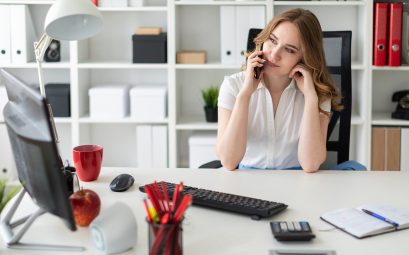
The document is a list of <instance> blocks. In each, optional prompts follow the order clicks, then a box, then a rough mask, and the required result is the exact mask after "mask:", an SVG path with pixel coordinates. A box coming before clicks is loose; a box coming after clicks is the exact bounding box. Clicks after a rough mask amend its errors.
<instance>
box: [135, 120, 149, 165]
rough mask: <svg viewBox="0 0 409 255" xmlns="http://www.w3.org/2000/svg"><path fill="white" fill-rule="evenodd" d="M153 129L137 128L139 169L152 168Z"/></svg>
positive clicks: (147, 127)
mask: <svg viewBox="0 0 409 255" xmlns="http://www.w3.org/2000/svg"><path fill="white" fill-rule="evenodd" d="M151 137H152V129H151V126H149V125H138V126H137V127H136V156H137V158H136V159H137V162H138V163H137V164H138V167H151V162H152V153H151V152H152V140H151Z"/></svg>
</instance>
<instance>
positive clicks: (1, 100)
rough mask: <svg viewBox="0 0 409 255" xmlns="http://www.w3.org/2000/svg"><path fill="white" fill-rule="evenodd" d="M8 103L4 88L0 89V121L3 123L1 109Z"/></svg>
mask: <svg viewBox="0 0 409 255" xmlns="http://www.w3.org/2000/svg"><path fill="white" fill-rule="evenodd" d="M7 101H8V97H7V91H6V87H4V86H1V87H0V121H4V117H3V108H4V106H6V104H7Z"/></svg>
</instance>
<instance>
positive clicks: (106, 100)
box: [88, 85, 129, 119]
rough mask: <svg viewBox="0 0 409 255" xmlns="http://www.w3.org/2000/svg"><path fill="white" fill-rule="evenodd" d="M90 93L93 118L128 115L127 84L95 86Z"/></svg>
mask: <svg viewBox="0 0 409 255" xmlns="http://www.w3.org/2000/svg"><path fill="white" fill-rule="evenodd" d="M88 93H89V113H90V117H91V118H105V119H106V118H123V117H125V116H127V115H128V109H129V97H128V93H129V87H128V86H127V85H116V86H115V85H113V86H102V87H94V88H91V89H90V90H89V91H88Z"/></svg>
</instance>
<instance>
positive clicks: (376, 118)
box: [372, 112, 409, 127]
mask: <svg viewBox="0 0 409 255" xmlns="http://www.w3.org/2000/svg"><path fill="white" fill-rule="evenodd" d="M391 114H392V112H374V113H372V125H379V126H405V127H408V126H409V120H400V119H392V117H391Z"/></svg>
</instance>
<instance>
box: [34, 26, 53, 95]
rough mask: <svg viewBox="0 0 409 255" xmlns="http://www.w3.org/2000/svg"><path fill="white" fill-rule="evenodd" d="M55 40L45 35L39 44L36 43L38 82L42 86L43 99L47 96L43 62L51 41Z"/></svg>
mask: <svg viewBox="0 0 409 255" xmlns="http://www.w3.org/2000/svg"><path fill="white" fill-rule="evenodd" d="M52 40H53V39H52V38H51V37H49V36H48V35H46V34H45V33H44V34H43V35H42V36H41V38H40V40H38V42H34V53H35V56H36V62H37V72H38V82H39V85H40V93H41V95H42V96H43V97H46V94H45V88H44V78H43V77H44V76H43V68H42V62H43V59H44V55H45V52H46V50H47V48H48V46H50V44H51V41H52Z"/></svg>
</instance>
